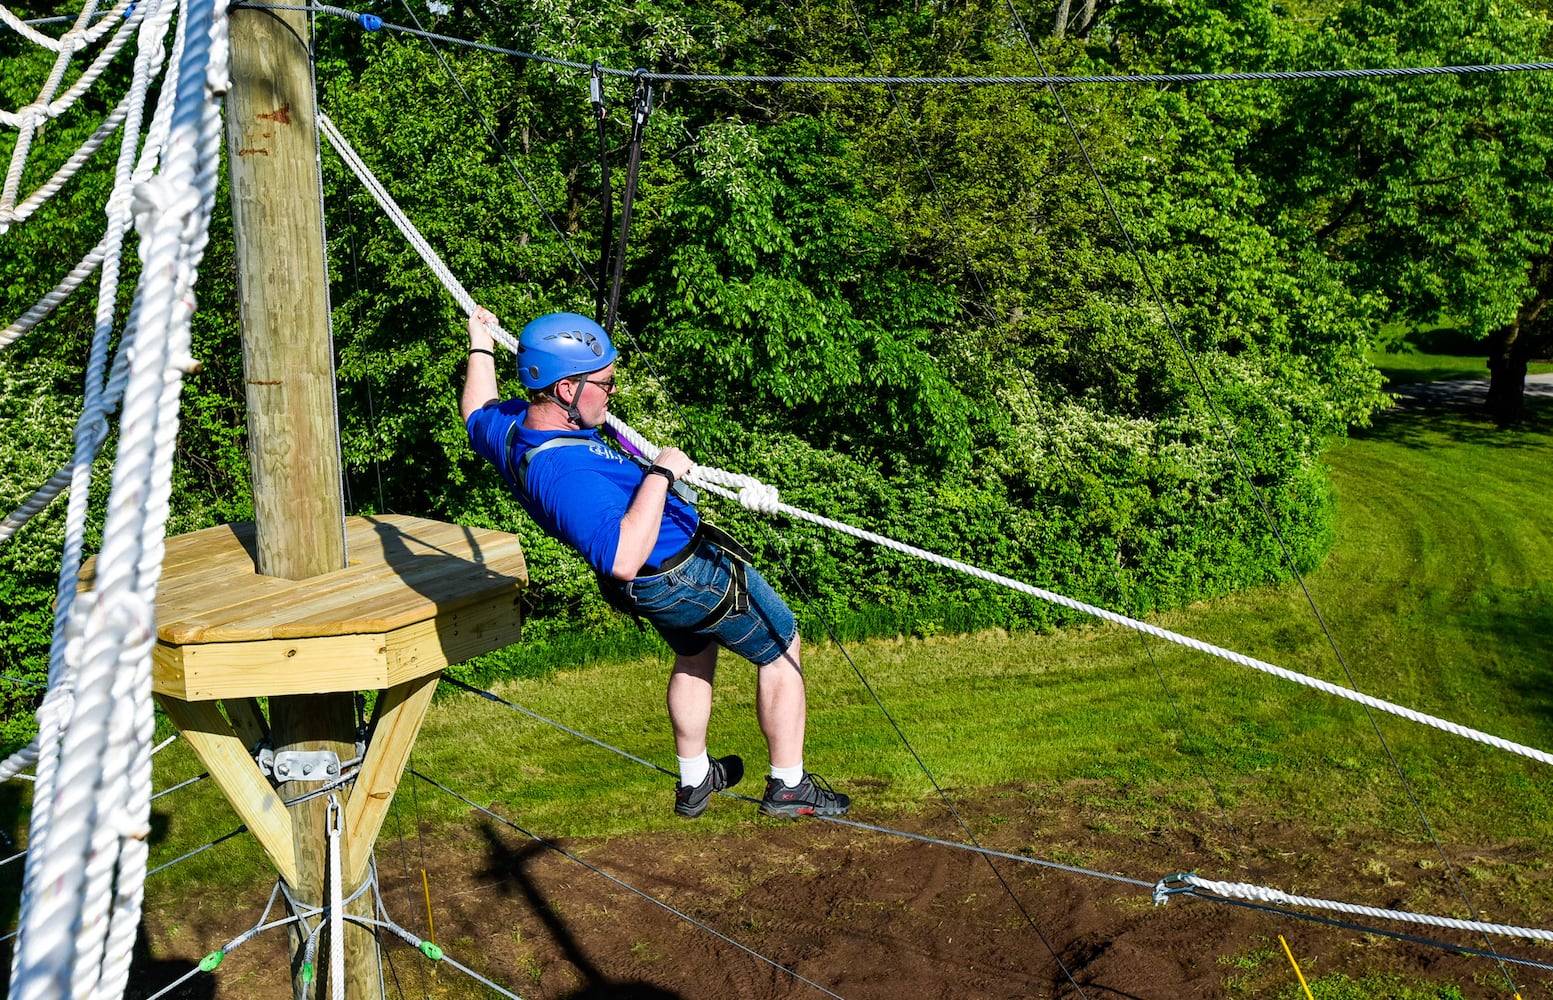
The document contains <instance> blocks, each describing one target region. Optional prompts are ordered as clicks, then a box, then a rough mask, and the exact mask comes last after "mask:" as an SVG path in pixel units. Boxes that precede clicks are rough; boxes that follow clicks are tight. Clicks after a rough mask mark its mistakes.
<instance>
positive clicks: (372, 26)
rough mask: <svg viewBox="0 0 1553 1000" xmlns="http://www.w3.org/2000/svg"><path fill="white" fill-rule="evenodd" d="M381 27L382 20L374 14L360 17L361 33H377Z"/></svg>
mask: <svg viewBox="0 0 1553 1000" xmlns="http://www.w3.org/2000/svg"><path fill="white" fill-rule="evenodd" d="M382 27H383V19H382V18H381V17H378V16H377V15H376V14H363V15H361V30H362V31H377V30H379V29H381V28H382Z"/></svg>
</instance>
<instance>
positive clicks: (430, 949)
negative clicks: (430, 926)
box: [420, 941, 443, 962]
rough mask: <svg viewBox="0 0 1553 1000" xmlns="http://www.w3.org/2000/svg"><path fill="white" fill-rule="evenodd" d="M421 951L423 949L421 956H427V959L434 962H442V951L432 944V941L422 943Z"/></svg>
mask: <svg viewBox="0 0 1553 1000" xmlns="http://www.w3.org/2000/svg"><path fill="white" fill-rule="evenodd" d="M420 949H421V954H422V955H425V956H426V957H427V958H429V959H431V960H432V961H433V962H440V961H442V954H443V952H442V949H441V948H438V947H437V946H436V945H435V944H433V943H432V942H430V941H422V942H421V944H420Z"/></svg>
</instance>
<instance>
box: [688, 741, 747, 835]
mask: <svg viewBox="0 0 1553 1000" xmlns="http://www.w3.org/2000/svg"><path fill="white" fill-rule="evenodd" d="M743 777H744V761H743V760H741V759H740V758H739V755H738V754H729V755H728V756H726V757H713V758H712V766H711V767H710V768H708V769H707V772H706V777H704V778H702V779H701V784H699V785H696V786H695V787H693V788H692V787H691V786H690V785H675V786H674V811H675V812H676V813H678V814H679V815H681V816H684V817H685V818H686V819H695V818H696V817H697V816H699V815H701V814H702V813H704V812H706V805H707V803H708V802H711V801H712V793H713V792H720V791H722V790H723V789H724V788H732V787H733V786H734V785H737V784H738V783H739V782H740V780H742V779H743Z"/></svg>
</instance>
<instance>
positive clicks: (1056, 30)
mask: <svg viewBox="0 0 1553 1000" xmlns="http://www.w3.org/2000/svg"><path fill="white" fill-rule="evenodd" d="M1070 3H1071V0H1057V16H1056V18H1054V19H1053V22H1052V37H1053V38H1061V37H1062V36H1063V35H1065V34H1067V33H1068V7H1069V5H1070Z"/></svg>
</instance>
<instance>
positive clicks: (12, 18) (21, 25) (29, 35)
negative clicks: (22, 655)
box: [0, 4, 61, 52]
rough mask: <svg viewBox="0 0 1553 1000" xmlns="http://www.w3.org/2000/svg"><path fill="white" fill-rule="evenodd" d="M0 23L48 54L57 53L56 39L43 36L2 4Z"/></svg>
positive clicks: (57, 41)
mask: <svg viewBox="0 0 1553 1000" xmlns="http://www.w3.org/2000/svg"><path fill="white" fill-rule="evenodd" d="M0 22H3V23H4V24H5V26H6V27H8V28H10V29H11V30H12V31H14V32H16V33H17V34H18V35H21V36H22V37H23V38H25V39H27V41H29V42H31V43H33V44H34V45H37V46H39V47H40V48H45V49H48V50H49V51H50V52H58V51H59V49H60V45H61V42H60V40H59V39H58V38H55V37H53V36H52V35H45V34H44V33H43V32H41V31H39V30H38V29H37V28H34V27H33V26H32V25H30V24H28V23H27V22H26V21H23V20H22V19H21V18H19V17H17V16H16V14H15V13H13V12H12V10H11V8H9V7H7V6H5V5H4V4H0Z"/></svg>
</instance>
